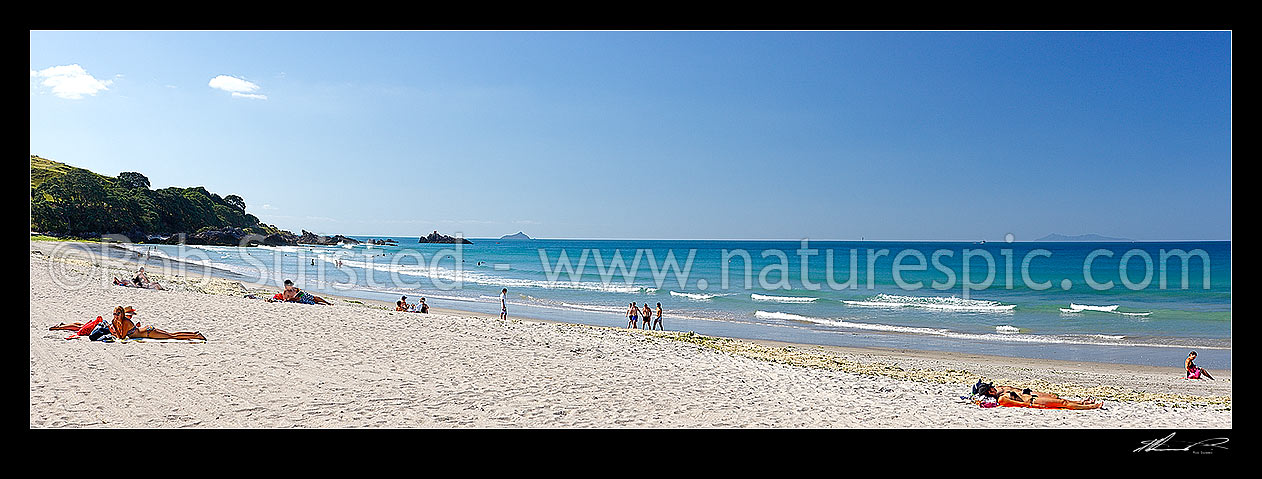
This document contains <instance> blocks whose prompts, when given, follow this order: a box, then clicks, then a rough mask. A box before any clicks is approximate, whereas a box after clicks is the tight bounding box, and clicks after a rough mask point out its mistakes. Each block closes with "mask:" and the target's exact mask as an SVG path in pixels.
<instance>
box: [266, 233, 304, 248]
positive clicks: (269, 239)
mask: <svg viewBox="0 0 1262 479" xmlns="http://www.w3.org/2000/svg"><path fill="white" fill-rule="evenodd" d="M263 244H265V245H268V246H294V245H297V244H298V241H297V240H295V239H294V238H292V237H288V236H285V235H283V234H278V233H274V234H270V235H267V236H264V237H263Z"/></svg>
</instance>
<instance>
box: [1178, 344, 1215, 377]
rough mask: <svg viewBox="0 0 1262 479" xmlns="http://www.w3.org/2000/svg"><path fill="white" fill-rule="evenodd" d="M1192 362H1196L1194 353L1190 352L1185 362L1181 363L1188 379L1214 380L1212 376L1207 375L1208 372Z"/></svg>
mask: <svg viewBox="0 0 1262 479" xmlns="http://www.w3.org/2000/svg"><path fill="white" fill-rule="evenodd" d="M1194 361H1196V351H1192V353H1191V354H1188V358H1187V360H1186V361H1184V362H1183V367H1184V369H1186V370H1187V378H1188V379H1201V377H1202V376H1204V377H1205V378H1206V379H1214V377H1213V376H1210V375H1209V371H1206V370H1205V368H1202V367H1200V366H1197V365H1196V363H1195V362H1194Z"/></svg>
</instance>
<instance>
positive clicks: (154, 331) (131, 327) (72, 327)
mask: <svg viewBox="0 0 1262 479" xmlns="http://www.w3.org/2000/svg"><path fill="white" fill-rule="evenodd" d="M135 314H136V309H135V308H132V307H131V306H128V307H126V308H124V307H122V306H119V307H116V308H114V319H112V320H111V321H110V323H109V331H110V335H111V336H114V337H115V338H117V339H142V338H144V339H179V340H189V341H192V340H201V341H205V340H206V336H203V335H202V333H200V332H196V331H194V332H191V333H190V332H185V331H181V332H175V333H170V332H167V331H164V330H161V329H158V328H155V327H153V326H140V325H137V324H136V323H135V322H134V321H132V320H131V317H132V316H133V315H135ZM83 327H84V325H83V324H82V323H70V324H65V323H62V324H58V325H56V326H53V327H51V328H48V329H49V330H50V331H52V330H67V331H76V332H77V331H79V330H80V329H82V328H83ZM67 339H72V338H67Z"/></svg>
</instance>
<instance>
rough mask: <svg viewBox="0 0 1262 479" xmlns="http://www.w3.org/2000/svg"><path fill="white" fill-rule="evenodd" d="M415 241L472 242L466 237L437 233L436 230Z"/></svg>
mask: <svg viewBox="0 0 1262 479" xmlns="http://www.w3.org/2000/svg"><path fill="white" fill-rule="evenodd" d="M417 243H448V244H456V243H460V244H473V242H472V241H469V240H467V239H464V238H456V237H452V236H447V235H442V234H438V232H437V231H435V232H433V233H430V234H428V235H426V236H422V237H421V240H420V241H417Z"/></svg>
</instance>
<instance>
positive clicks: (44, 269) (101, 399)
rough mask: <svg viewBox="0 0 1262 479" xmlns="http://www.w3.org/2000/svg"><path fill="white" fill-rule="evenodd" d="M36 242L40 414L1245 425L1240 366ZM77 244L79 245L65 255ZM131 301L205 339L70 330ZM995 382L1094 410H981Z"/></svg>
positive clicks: (371, 420)
mask: <svg viewBox="0 0 1262 479" xmlns="http://www.w3.org/2000/svg"><path fill="white" fill-rule="evenodd" d="M56 245H57V243H53V242H42V241H32V242H31V255H30V281H31V293H30V307H31V320H30V399H31V409H30V427H32V428H83V427H94V428H97V427H104V428H181V427H195V428H900V429H901V428H966V427H971V426H973V425H975V424H977V423H978V422H979V421H985V423H986V424H987V425H988V426H989V427H998V428H1068V429H1077V428H1230V427H1231V426H1232V411H1231V390H1232V381H1231V372H1230V371H1213V374H1214V376H1215V378H1217V380H1215V381H1193V380H1186V379H1183V377H1182V376H1183V372H1182V370H1181V368H1180V367H1179V365H1178V364H1174V365H1170V366H1169V367H1145V366H1132V365H1116V364H1103V363H1088V362H1065V361H1047V360H1031V359H1020V358H1001V357H991V356H980V355H968V354H955V353H938V352H919V351H902V350H877V349H859V348H839V347H821V346H812V345H801V344H784V343H773V342H757V341H745V340H731V339H725V338H713V337H705V336H700V335H696V334H689V333H688V332H675V331H667V332H650V331H642V330H626V329H617V328H605V327H593V326H586V325H576V324H565V323H558V322H548V321H541V320H532V319H513V318H511V317H510V319H509V320H507V321H504V320H500V319H498V318H496V317H491V316H489V315H481V314H476V313H467V312H459V311H451V310H444V309H436V310H434V312H433V313H431V314H428V315H425V314H416V313H405V312H396V311H391V310H388V306H387V305H385V304H380V303H375V302H371V301H363V300H355V299H351V298H338V297H327V296H326V298H327V299H329V300H330V301H331V302H332V303H334V305H333V306H312V305H304V304H296V303H269V302H266V301H262V300H258V299H247V298H244V297H243V296H244V295H245V294H246V293H248V292H252V291H257V290H258V289H259V288H260V287H259V286H258V285H249V284H240V283H237V282H235V281H228V280H224V279H218V278H207V277H200V276H177V275H176V274H175V272H173V271H170V270H168V271H159V270H156V269H153V268H148V270H149V271H150V273H151V275H152V276H153V277H154V278H155V279H158V280H159V281H160V282H161V283H162V284H163V285H164V286H167V287H168V288H169V289H168V290H165V291H156V290H144V289H135V288H125V287H118V286H113V285H112V284H111V283H110V279H111V278H112V277H114V276H119V277H127V276H125V275H129V274H131V273H133V272H134V271H135V269H136V265H135V264H133V263H129V262H127V261H124V260H119V259H110V258H103V257H95V256H90V255H89V254H87V253H86V252H84V251H76V252H72V253H70V254H67V255H60V254H54V253H55V252H54V250H55V249H56V248H55V247H56ZM58 251H60V252H64V251H65V250H64V249H60V250H58ZM119 305H124V306H125V305H130V306H134V307H135V308H136V309H137V310H138V314H137V316H136V319H137V320H138V321H139V322H140V323H141V324H150V325H154V326H156V327H158V328H162V329H165V330H168V331H200V332H201V333H203V334H204V335H206V337H207V338H208V341H207V342H204V343H192V344H188V343H171V342H129V343H101V342H92V341H89V340H88V339H86V338H80V339H76V340H70V341H67V340H64V339H63V338H64V337H65V336H66V335H67V334H68V332H66V331H49V330H48V328H49V327H50V326H53V325H56V324H58V323H70V322H85V321H88V320H91V319H93V318H95V317H96V316H98V315H104V316H106V319H108V314H109V312H110V311H111V310H112V309H113V308H114V307H115V306H119ZM979 378H985V379H987V380H991V381H995V382H997V383H999V384H1009V385H1014V386H1028V387H1032V388H1035V389H1041V390H1047V391H1050V392H1055V393H1058V394H1060V395H1061V396H1063V397H1067V398H1074V399H1078V398H1085V397H1087V396H1093V397H1095V398H1099V399H1102V400H1103V401H1104V403H1105V407H1104V409H1101V410H1092V411H1059V410H1032V409H1022V408H990V409H984V408H980V407H978V406H976V405H974V404H972V403H969V402H967V401H963V400H961V399H960V396H961V395H967V394H968V393H969V389H970V387H971V385H972V384H973V383H975V382H976V381H977V380H978V379H979Z"/></svg>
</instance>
